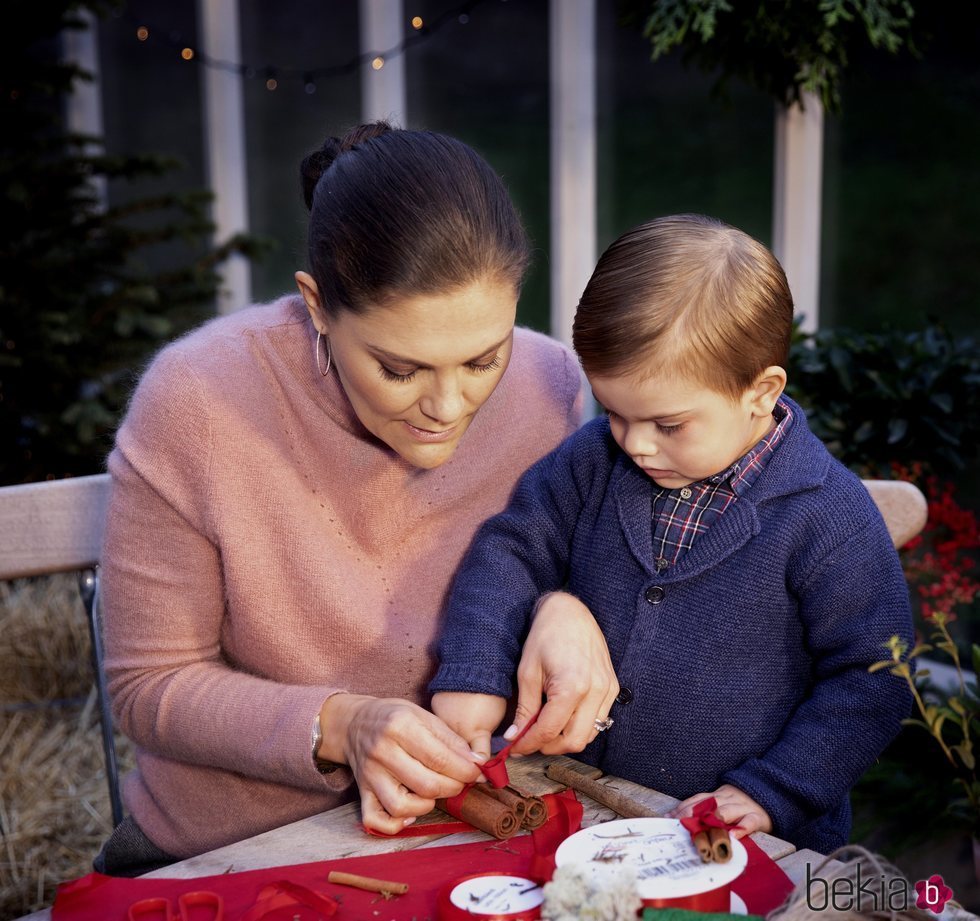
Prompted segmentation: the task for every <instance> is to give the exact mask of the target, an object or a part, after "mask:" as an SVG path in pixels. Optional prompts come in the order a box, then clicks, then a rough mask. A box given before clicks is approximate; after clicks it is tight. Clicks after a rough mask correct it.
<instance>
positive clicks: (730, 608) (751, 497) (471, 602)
mask: <svg viewBox="0 0 980 921" xmlns="http://www.w3.org/2000/svg"><path fill="white" fill-rule="evenodd" d="M787 402H789V403H790V406H791V408H792V410H793V413H794V416H795V418H794V422H793V425H792V426H791V427H790V430H789V431H788V432H787V434H786V438H785V440H784V441H783V443H782V444H781V445H780V447H779V449H778V450H777V451H776V452H775V454H774V455H773V456H772V458H770V460H769V461H768V463H767V464H766V466H765V468H764V470H763V471H762V473H761V474H760V476H759V478H758V479H757V480H756V482H755V483H754V484H753V486H752V487H751V489H750V490H749V491H748V492H747V493H746V494H745V495H744V496H743V497H741V498H740V499H739V500H738V501H737V502H736V503H735V504H734V505H733V506H732V507H731V508H729V509H728V510H727V511H726V512H725V514H724V515H722V517H721V518H719V519H718V520H717V521H716V522H714V523H713V524H712V526H711V528H710V529H709V530H708V531H707V532H706V533H705V534H703V535H701V536H700V537H699V538H698V540H697V541H696V542H695V543H694V546H693V547H692V548H691V549H690V550H688V551H687V553H686V554H685V555H684V556H683V557H682V558H681V559H680V561H679V562H678V563H677V564H676V565H675V566H671V567H669V568H668V569H666V570H665V571H663V572H662V573H659V574H658V573H657V572H656V570H655V568H654V565H653V562H654V553H653V547H652V533H651V501H652V498H651V497H652V492H653V484H652V483H651V481H650V480H649V479H648V478H647V477H646V475H645V474H644V473H642V472H641V471H640V470H639V469H638V468H637V467H636V466H635V465H634V464H633V463H632V461H630V459H629V458H628V457H626V456H625V455H624V454H623V452H622V451H620V449H619V448H618V447H617V445H616V443H615V442H614V441H613V439H612V436H611V435H610V433H609V424H608V421H607V420H606V419H604V418H600V419H596V420H593V421H592V422H590V423H589V424H587V425H586V426H584V427H583V428H582V429H580V430H579V431H578V432H576V433H575V434H573V435H572V436H570V437H569V438H568V439H566V441H565V442H563V443H562V444H561V445H560V446H559V447H558V448H556V449H555V450H554V451H553V452H552V453H551V454H549V455H548V456H547V457H545V458H543V459H542V460H541V461H539V462H538V463H537V464H535V465H534V466H533V467H531V469H530V470H528V472H527V473H526V474H525V475H524V477H523V478H522V480H521V482H520V483H519V484H518V487H517V489H516V491H515V493H514V497H513V499H512V500H511V503H510V505H509V506H508V507H507V509H506V510H505V511H504V512H502V513H501V514H500V515H497V516H496V517H494V518H491V519H490V520H489V521H488V522H487V523H486V524H484V525H483V527H482V528H481V530H480V531H479V532H478V534H477V536H476V538H475V539H474V543H473V545H472V547H471V548H470V550H469V552H468V554H467V556H466V558H465V559H464V562H463V565H462V567H461V569H460V571H459V574H458V576H457V579H456V582H455V585H454V587H453V591H452V594H451V597H450V603H449V608H448V619H447V623H446V627H445V631H444V633H443V635H442V638H441V640H440V644H439V652H440V657H441V665H440V667H439V670H438V672H437V674H436V677H435V679H434V680H433V682H432V684H431V686H430V690H432V691H433V692H436V691H472V692H480V693H485V694H496V695H499V696H503V697H510V696H511V695H512V693H513V691H514V676H515V672H516V668H517V663H518V661H519V659H520V654H521V646H522V644H523V642H524V639H525V638H526V636H527V631H528V626H529V613H530V611H531V608H532V606H533V604H534V602H535V600H536V599H537V598H538V597H539V596H540V595H542V594H543V593H545V592H548V591H552V590H555V589H560V588H562V587H565V588H566V590H567V591H569V592H571V593H572V594H574V595H576V596H577V597H578V598H580V599H581V600H582V601H583V602H584V603H585V604H586V605H587V606H588V608H589V609H590V610H591V611H592V613H593V615H594V616H595V618H596V620H597V622H598V624H599V626H600V628H601V629H602V632H603V633H604V634H605V637H606V642H607V643H608V645H609V653H610V656H611V657H612V662H613V665H614V667H615V669H616V674H617V676H618V678H619V682H620V684H621V686H622V688H623V691H622V692H621V693H620V698H619V702H617V703H616V704H615V706H614V707H613V710H612V714H611V715H612V716H613V717H614V719H615V725H614V726H613V728H612V729H610V730H609V731H607V732H604V733H602V734H601V735H599V736H598V737H597V738H596V740H595V741H594V742H593V743H592V744H591V745H589V746H588V748H586V749H585V751H584V752H583V753H582V754H581V755H579V756H578V757H580V758H581V759H582V760H584V761H587V762H588V763H590V764H594V765H598V766H599V767H601V768H602V769H603V770H604V771H606V772H607V773H609V774H614V775H617V776H619V777H624V778H627V779H629V780H632V781H635V782H637V783H640V784H643V785H645V786H649V787H653V788H655V789H657V790H661V791H663V792H664V793H668V794H670V795H672V796H676V797H678V798H681V799H683V798H686V797H688V796H691V795H693V794H695V793H701V792H710V791H713V790H714V789H715V788H716V787H718V786H719V785H720V784H722V783H730V784H732V785H734V786H735V787H737V788H738V789H740V790H742V791H744V792H745V793H747V794H748V795H749V796H750V797H752V799H754V800H755V801H756V802H758V803H759V805H761V806H762V807H763V808H764V809H765V810H766V812H768V813H769V816H770V817H771V818H772V821H773V831H774V833H775V834H776V835H779V836H780V837H783V838H786V839H788V840H790V841H792V842H793V843H795V844H796V845H797V847H801V848H802V847H810V848H813V849H815V850H817V851H822V852H824V853H826V852H827V851H829V850H832V849H833V848H835V847H837V846H839V845H841V844H843V843H845V842H846V840H847V836H848V834H849V831H850V821H851V813H850V805H849V802H848V796H847V794H848V791H849V790H850V788H851V787H852V786H853V784H854V783H855V781H857V779H858V778H859V777H860V776H861V774H862V773H863V772H864V771H865V770H867V768H868V767H869V766H870V765H871V764H872V762H873V761H874V760H875V758H876V757H877V756H878V755H879V754H880V752H881V751H882V749H883V748H884V747H885V746H886V745H887V744H888V742H889V741H890V740H891V739H892V738H893V737H894V736H895V734H896V733H897V732H898V730H899V728H900V723H901V720H902V719H903V718H904V717H906V716H907V715H908V713H909V709H910V705H911V696H910V693H909V691H908V690H907V688H906V686H905V683H904V682H903V681H902V680H901V679H899V678H896V677H895V676H893V675H890V674H889V673H888V670H887V669H884V670H881V671H878V672H876V673H875V674H869V673H868V666H869V665H871V664H872V663H874V662H877V661H880V660H882V659H885V658H887V656H888V654H887V652H886V650H885V648H884V645H885V643H886V641H887V640H888V638H889V637H890V636H892V635H893V634H898V635H899V636H901V637H902V638H903V639H904V640H905V641H906V642H911V641H912V624H911V615H910V610H909V594H908V588H907V585H906V582H905V578H904V575H903V572H902V569H901V566H900V564H899V561H898V556H897V554H896V552H895V550H894V549H893V547H892V543H891V540H890V538H889V536H888V532H887V530H886V529H885V525H884V522H883V521H882V518H881V515H880V514H879V512H878V509H877V507H876V506H875V504H874V502H873V501H872V500H871V498H870V496H869V495H868V492H867V490H866V489H865V488H864V486H863V485H862V484H861V481H860V480H859V479H858V478H857V477H856V476H855V475H854V474H852V473H851V472H850V471H848V470H847V469H846V468H845V467H843V466H842V465H841V464H840V463H839V462H837V461H836V460H835V459H834V458H832V457H831V456H830V454H829V453H828V452H827V450H826V448H825V447H824V446H823V445H822V444H821V443H820V441H819V440H818V439H817V438H816V437H815V436H814V435H813V434H812V433H811V432H810V430H809V429H808V428H807V426H806V422H805V416H804V413H803V411H802V410H801V409H800V408H799V407H798V406H797V405H795V404H794V403H792V402H791V401H787Z"/></svg>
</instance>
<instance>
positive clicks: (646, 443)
mask: <svg viewBox="0 0 980 921" xmlns="http://www.w3.org/2000/svg"><path fill="white" fill-rule="evenodd" d="M623 448H624V449H625V450H626V453H627V454H629V456H630V457H632V458H636V459H639V458H641V457H653V455H654V454H656V453H657V446H656V444H654V442H653V441H652V440H651V439H650V438H647V437H646V436H645V435H644V433H643V432H642V431H641V429H640V428H639V426H636V425H631V426H630V427H629V429H628V430H627V432H626V437H625V438H624V439H623Z"/></svg>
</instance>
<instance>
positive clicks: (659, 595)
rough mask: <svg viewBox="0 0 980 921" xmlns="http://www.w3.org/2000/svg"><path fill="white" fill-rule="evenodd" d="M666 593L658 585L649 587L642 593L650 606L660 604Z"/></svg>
mask: <svg viewBox="0 0 980 921" xmlns="http://www.w3.org/2000/svg"><path fill="white" fill-rule="evenodd" d="M665 594H666V592H665V591H664V590H663V588H662V587H661V586H659V585H651V586H650V587H649V588H648V589H647V590H646V592H645V593H644V596H643V597H644V598H646V600H647V601H649V602H650V604H660V602H661V601H663V600H664V595H665Z"/></svg>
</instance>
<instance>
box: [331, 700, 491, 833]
mask: <svg viewBox="0 0 980 921" xmlns="http://www.w3.org/2000/svg"><path fill="white" fill-rule="evenodd" d="M320 723H321V725H322V726H323V731H324V739H323V744H321V746H320V752H319V755H320V757H321V758H324V759H327V760H329V761H337V762H340V763H345V764H348V765H350V768H351V770H352V771H353V772H354V778H355V779H356V781H357V786H358V789H359V790H360V793H361V817H362V820H363V822H364V825H365V827H367V828H370V829H372V830H374V831H379V832H384V833H386V834H394V833H395V832H398V831H400V830H401V829H402V828H404V827H405V826H406V825H410V824H411V823H412V822H413V821H414V820H415V818H416V817H417V816H420V815H425V813H427V812H429V811H430V810H432V809H433V808H435V801H436V799H437V798H439V797H449V796H455V795H456V794H457V793H459V792H460V791H461V790H462V789H463V785H464V784H467V783H471V782H472V781H474V780H476V779H477V777H479V775H480V771H479V768H478V767H477V766H476V761H477V760H482V759H480V758H478V756H475V755H473V753H472V752H471V751H470V749H469V747H468V746H467V744H466V742H465V741H464V740H463V739H461V738H460V737H459V736H458V735H456V733H454V732H453V731H452V730H451V729H450V728H449V727H448V726H446V724H445V723H443V722H442V721H441V720H440V719H439V718H438V717H437V716H435V715H434V714H432V713H429V712H428V711H427V710H423V709H422V708H421V707H418V706H416V705H415V704H412V703H409V702H408V701H406V700H399V699H396V698H377V697H365V696H362V695H359V694H335V695H334V696H333V697H331V698H329V699H328V700H327V701H326V703H324V705H323V707H322V708H321V710H320Z"/></svg>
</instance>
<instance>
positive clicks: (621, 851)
mask: <svg viewBox="0 0 980 921" xmlns="http://www.w3.org/2000/svg"><path fill="white" fill-rule="evenodd" d="M731 844H732V857H731V860H729V861H728V862H727V863H704V862H702V860H701V857H700V855H699V854H698V852H697V850H696V849H695V847H694V844H693V843H692V841H691V836H690V834H689V833H688V831H687V829H686V828H685V827H684V826H683V825H682V824H681V822H680V821H679V820H677V819H654V818H649V819H648V818H640V819H615V820H613V821H611V822H604V823H602V824H600V825H593V826H591V827H590V828H586V829H583V830H582V831H579V832H576V833H575V834H574V835H572V836H570V837H569V838H566V839H565V841H563V842H562V844H561V845H559V847H558V850H557V852H556V853H555V861H556V863H557V864H558V866H559V867H563V866H566V865H570V864H571V865H578V866H581V867H582V868H583V869H584V870H585V871H586V872H587V873H588V874H589V876H590V877H591V879H592V880H593V882H594V884H595V885H597V886H598V887H600V888H601V887H602V886H604V885H609V884H611V883H612V880H613V879H614V877H615V876H616V875H618V874H619V873H620V872H621V871H622V870H623V869H626V868H629V869H631V870H632V871H633V873H634V874H635V876H636V885H637V894H638V895H639V897H640V899H641V900H642V901H643V904H644V906H646V907H649V908H683V909H687V910H688V911H700V912H728V911H729V910H730V905H731V884H732V883H733V882H734V881H735V880H736V879H737V878H738V877H739V876H740V875H741V873H742V871H743V870H744V869H745V867H746V865H747V864H748V854H747V853H746V850H745V847H744V846H743V845H742V843H741V842H740V841H734V840H733V841H732V843H731Z"/></svg>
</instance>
